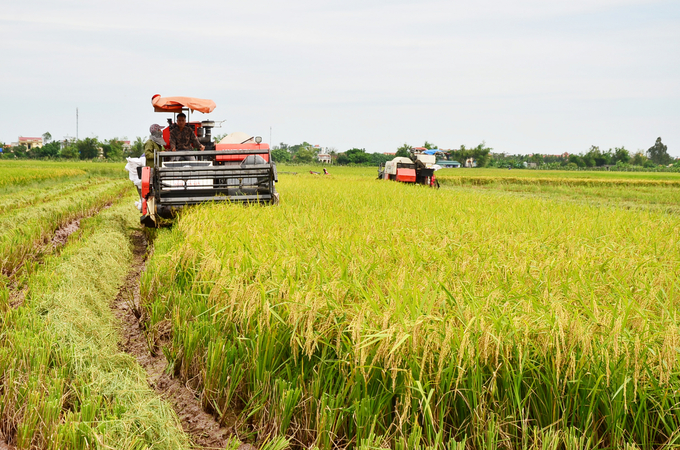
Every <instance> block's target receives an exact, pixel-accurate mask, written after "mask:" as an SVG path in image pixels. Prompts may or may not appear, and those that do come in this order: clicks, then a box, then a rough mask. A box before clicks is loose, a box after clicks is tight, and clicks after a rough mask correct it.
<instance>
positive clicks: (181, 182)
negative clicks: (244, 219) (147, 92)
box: [140, 95, 278, 227]
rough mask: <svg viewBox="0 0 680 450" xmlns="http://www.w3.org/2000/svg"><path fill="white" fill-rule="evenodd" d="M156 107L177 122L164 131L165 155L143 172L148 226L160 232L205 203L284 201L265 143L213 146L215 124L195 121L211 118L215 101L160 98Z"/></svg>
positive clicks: (227, 141)
mask: <svg viewBox="0 0 680 450" xmlns="http://www.w3.org/2000/svg"><path fill="white" fill-rule="evenodd" d="M151 104H152V105H153V108H154V111H156V112H165V113H173V118H168V119H167V121H168V126H167V127H165V128H163V129H162V130H159V131H162V140H160V138H158V140H157V141H156V142H157V144H158V147H159V148H161V150H157V151H154V155H153V162H152V161H151V160H149V157H147V166H146V167H142V168H141V176H140V178H141V197H142V217H141V222H142V224H144V225H145V226H147V227H156V226H158V225H159V223H160V220H161V219H170V218H172V217H173V216H174V215H175V213H176V212H177V210H178V209H180V208H182V207H183V206H185V205H194V204H198V203H203V202H211V201H231V202H247V203H264V204H272V203H277V202H278V194H277V193H276V189H275V186H274V185H275V183H276V182H277V181H278V179H277V174H276V165H275V164H274V162H273V161H272V159H271V150H270V148H269V145H268V144H263V143H262V138H260V137H259V136H257V137H253V136H249V135H246V134H244V133H233V134H231V135H229V136H227V137H225V138H224V139H222V140H221V141H220V142H219V143H215V142H213V139H212V129H213V128H214V127H215V122H214V121H212V120H203V121H191V116H190V114H191V112H193V111H199V112H202V113H205V114H207V113H211V112H212V111H213V110H214V109H215V107H216V105H215V102H213V101H212V100H206V99H199V98H192V97H161V96H160V95H154V96H153V97H152V99H151ZM185 112H186V113H188V114H189V117H188V118H186V114H185ZM187 119H188V120H187ZM159 137H160V135H159ZM191 147H194V149H193V150H192V149H191ZM197 150H198V151H197Z"/></svg>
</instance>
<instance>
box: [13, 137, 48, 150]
mask: <svg viewBox="0 0 680 450" xmlns="http://www.w3.org/2000/svg"><path fill="white" fill-rule="evenodd" d="M20 145H25V146H26V148H27V149H28V150H31V149H33V148H40V147H42V146H43V138H41V137H24V136H19V140H18V141H17V142H12V147H18V146H20Z"/></svg>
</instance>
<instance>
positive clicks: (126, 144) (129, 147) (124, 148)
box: [121, 141, 132, 153]
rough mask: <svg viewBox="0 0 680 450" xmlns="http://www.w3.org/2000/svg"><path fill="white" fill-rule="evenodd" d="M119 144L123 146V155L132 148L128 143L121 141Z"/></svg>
mask: <svg viewBox="0 0 680 450" xmlns="http://www.w3.org/2000/svg"><path fill="white" fill-rule="evenodd" d="M121 143H122V144H123V153H129V152H130V149H131V148H132V146H131V145H130V141H121Z"/></svg>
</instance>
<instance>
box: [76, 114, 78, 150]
mask: <svg viewBox="0 0 680 450" xmlns="http://www.w3.org/2000/svg"><path fill="white" fill-rule="evenodd" d="M77 141H78V108H76V142H77Z"/></svg>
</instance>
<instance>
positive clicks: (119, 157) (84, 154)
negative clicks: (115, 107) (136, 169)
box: [0, 132, 144, 161]
mask: <svg viewBox="0 0 680 450" xmlns="http://www.w3.org/2000/svg"><path fill="white" fill-rule="evenodd" d="M42 138H43V145H42V147H37V146H34V147H32V148H28V146H27V145H26V144H23V143H20V144H19V145H15V146H10V145H5V144H3V143H0V148H1V149H2V153H0V158H2V159H104V160H108V161H123V160H124V159H125V158H126V157H135V158H137V157H139V156H141V155H142V153H144V142H143V141H142V138H141V137H137V138H136V139H135V141H134V142H131V143H130V147H129V148H127V146H125V145H124V140H123V139H119V138H115V137H114V138H112V139H106V140H100V139H99V138H98V137H89V138H85V139H65V140H62V141H58V140H53V139H52V135H51V134H50V133H49V132H46V133H44V134H43V135H42Z"/></svg>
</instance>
